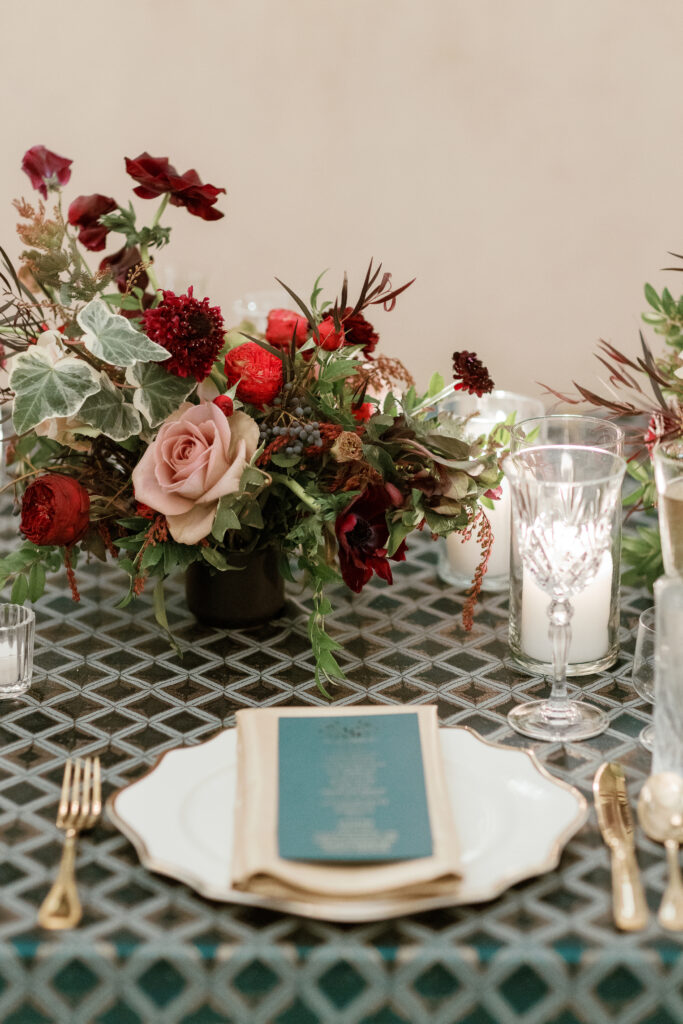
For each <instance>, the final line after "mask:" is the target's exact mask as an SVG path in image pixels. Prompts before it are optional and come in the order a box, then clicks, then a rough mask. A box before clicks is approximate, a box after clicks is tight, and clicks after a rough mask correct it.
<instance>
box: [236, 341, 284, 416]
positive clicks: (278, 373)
mask: <svg viewBox="0 0 683 1024" xmlns="http://www.w3.org/2000/svg"><path fill="white" fill-rule="evenodd" d="M225 376H226V377H227V378H228V381H229V383H230V384H231V385H234V384H237V390H236V392H235V394H236V395H237V397H238V398H239V400H240V402H248V403H249V404H250V405H256V406H258V407H259V408H260V407H261V406H263V405H269V404H270V403H271V402H272V401H273V399H274V398H275V396H276V395H277V394H279V392H280V391H282V384H283V373H282V360H281V359H280V358H278V356H276V355H273V353H272V352H268V350H267V349H265V348H261V346H260V345H257V344H256V342H255V341H245V343H244V344H243V345H238V346H237V347H236V348H233V349H230V351H229V352H228V353H227V354H226V356H225Z"/></svg>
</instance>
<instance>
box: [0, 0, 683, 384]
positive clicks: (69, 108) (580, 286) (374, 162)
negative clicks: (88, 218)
mask: <svg viewBox="0 0 683 1024" xmlns="http://www.w3.org/2000/svg"><path fill="white" fill-rule="evenodd" d="M0 17H1V31H2V38H3V59H2V62H1V63H0V83H1V85H2V96H3V119H2V151H1V154H2V155H1V157H0V196H2V201H1V202H0V241H1V242H2V244H3V245H6V247H7V248H9V249H10V250H11V251H12V252H13V253H16V252H17V251H18V246H17V243H16V241H15V235H14V223H15V216H14V211H13V209H12V207H11V206H10V200H11V198H12V197H14V196H18V195H21V194H24V195H26V196H27V198H28V196H29V195H35V193H32V191H31V188H30V184H29V182H28V179H27V178H26V177H25V176H24V175H23V174H22V172H21V171H20V169H19V165H20V162H21V157H22V154H23V152H24V151H25V150H26V149H27V148H28V147H29V146H31V145H34V144H36V143H42V144H44V145H46V146H48V147H49V148H51V149H54V150H56V151H57V152H58V153H61V154H63V155H66V156H69V157H71V158H73V161H74V165H73V176H72V180H71V183H70V185H69V186H68V191H67V198H68V199H71V198H74V197H75V196H76V195H79V194H87V193H90V192H103V193H105V194H109V195H113V196H115V197H116V198H117V199H119V201H127V199H128V197H129V195H130V189H129V182H130V179H128V178H127V176H126V174H125V171H124V164H123V157H124V156H131V157H132V156H136V155H137V154H138V153H140V152H141V151H142V150H144V149H147V150H148V151H149V152H150V153H152V154H153V155H155V156H169V157H170V158H171V160H172V162H173V163H175V164H176V166H177V167H178V169H179V170H180V171H181V172H183V171H185V170H187V169H188V168H189V167H195V168H196V169H197V170H198V171H199V174H200V175H201V176H202V178H203V179H204V180H205V181H209V182H211V183H213V184H216V185H224V186H225V187H226V188H227V189H228V196H227V197H224V198H223V201H222V202H221V204H220V207H221V208H222V209H223V210H224V211H225V213H226V216H225V218H224V219H223V220H221V221H219V222H217V223H208V224H207V223H204V222H203V221H201V220H199V219H198V218H195V217H191V216H189V215H188V214H187V212H186V211H185V210H182V209H173V208H171V209H170V213H169V216H168V218H167V220H168V222H170V223H171V224H172V226H173V229H174V230H173V234H174V238H173V244H172V247H171V249H168V250H165V251H164V252H162V253H161V254H160V256H159V259H158V268H159V272H160V275H161V276H162V278H164V277H165V279H166V280H167V281H169V282H170V281H173V282H174V283H175V284H176V285H181V284H186V283H188V282H189V281H190V280H191V279H192V278H193V277H194V278H196V279H197V281H198V282H199V284H200V286H202V287H203V288H205V291H206V294H208V295H209V296H210V297H211V299H212V300H213V301H214V302H217V303H219V304H221V305H222V307H223V309H224V312H225V314H226V319H228V320H230V319H231V305H232V302H233V301H234V300H235V299H236V298H238V297H239V296H240V295H241V294H243V293H244V292H246V291H248V290H251V289H261V288H267V287H269V286H270V284H271V282H272V279H273V277H274V276H275V275H277V276H280V277H283V278H284V279H285V280H286V281H287V282H288V283H290V284H291V285H292V286H293V287H295V289H297V290H299V289H300V290H302V291H303V292H305V293H306V294H307V293H308V291H309V290H310V284H311V283H312V280H313V278H314V276H315V275H316V274H317V273H318V272H319V271H320V270H322V269H324V268H325V267H329V268H330V270H329V274H328V280H329V284H330V288H331V290H332V292H334V291H335V290H336V287H337V284H338V282H339V280H340V278H341V273H342V271H343V270H344V269H345V268H346V269H347V270H348V271H349V274H350V276H351V283H352V287H353V286H354V284H355V285H359V284H360V281H361V280H362V276H363V273H364V270H365V266H366V263H367V261H368V259H369V257H370V256H374V257H376V258H378V259H381V260H383V262H384V265H385V267H386V268H387V269H390V270H391V271H392V272H393V273H394V279H395V281H396V282H402V281H403V280H405V279H408V278H410V277H414V276H415V277H417V281H416V283H415V285H414V286H413V287H412V288H411V289H410V290H409V292H408V293H407V294H406V295H405V296H404V297H402V299H401V300H399V304H398V306H397V308H396V310H395V311H394V312H393V313H392V314H390V315H388V314H385V313H383V312H380V313H379V314H378V315H377V317H376V326H377V327H378V329H379V331H380V334H381V336H382V340H383V348H384V351H386V352H389V353H392V354H395V355H398V356H399V357H400V358H402V359H403V361H404V362H405V363H406V365H407V366H408V367H409V368H410V369H411V370H412V371H413V373H414V374H415V375H416V376H417V377H418V378H419V380H420V381H421V382H426V380H427V378H428V376H429V373H430V372H431V370H433V369H440V370H441V371H442V372H444V373H448V372H449V367H450V358H449V357H450V354H451V353H452V352H453V350H454V349H456V348H468V349H474V350H475V351H477V352H478V353H479V354H480V356H481V357H482V358H483V359H484V360H485V361H486V362H487V363H488V365H489V367H490V370H491V373H492V375H493V377H494V379H495V381H496V384H497V385H498V386H500V387H508V388H512V389H515V390H522V391H525V392H530V393H534V394H538V393H539V392H540V389H539V387H538V386H537V384H536V383H535V382H536V381H539V380H540V381H544V382H547V383H551V384H554V385H556V386H563V385H566V384H568V382H569V381H570V380H571V378H572V377H574V378H577V379H581V380H583V381H584V382H591V381H592V382H593V383H595V381H596V377H597V374H598V364H597V363H596V362H595V361H594V359H593V358H592V352H593V349H594V346H595V342H596V340H597V339H598V338H599V337H601V336H602V337H605V338H608V339H610V340H612V341H614V342H616V343H618V344H620V345H622V346H624V347H625V348H628V349H631V350H635V347H636V345H637V343H638V337H637V331H638V328H639V326H640V313H641V311H642V310H643V308H644V300H643V298H642V286H643V283H644V282H645V281H646V280H650V281H652V282H653V283H654V284H655V285H657V286H660V285H661V284H663V283H665V282H666V280H667V278H668V281H669V283H670V286H671V288H672V290H674V291H676V289H677V288H678V286H679V279H678V278H677V277H676V275H673V274H668V275H664V274H662V273H660V272H659V271H658V268H660V267H662V266H666V265H668V264H669V263H670V262H671V261H670V259H669V258H668V257H667V255H666V254H667V250H671V249H673V250H675V251H681V247H683V237H682V236H683V223H682V220H683V217H682V214H681V203H680V192H681V167H682V165H683V161H682V157H683V136H682V135H681V131H680V96H681V94H682V92H683V89H682V86H683V61H682V60H681V54H680V40H681V38H683V4H681V3H680V2H678V0H650V2H649V3H644V2H642V0H572V2H571V3H567V2H566V0H515V2H514V3H504V2H503V0H476V2H472V0H421V2H417V0H344V2H327V0H195V2H194V3H193V4H190V3H189V2H188V0H184V2H180V0H134V2H133V0H117V2H116V3H115V4H106V5H105V4H98V3H93V2H92V0H62V2H61V3H60V4H54V3H52V2H47V0H45V2H42V0H32V2H26V3H24V4H10V3H9V2H7V0H5V3H3V4H2V6H1V9H0ZM137 205H138V208H139V209H140V210H141V212H142V211H143V210H144V212H146V213H148V216H149V217H150V218H151V216H152V213H153V211H154V209H155V204H154V203H152V202H145V201H144V200H138V201H137ZM680 280H681V285H683V279H680Z"/></svg>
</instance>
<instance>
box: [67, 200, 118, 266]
mask: <svg viewBox="0 0 683 1024" xmlns="http://www.w3.org/2000/svg"><path fill="white" fill-rule="evenodd" d="M117 206H118V203H117V202H116V200H115V199H112V198H111V196H103V195H100V194H99V193H98V192H96V193H95V194H94V195H92V196H79V197H78V199H74V201H73V203H72V204H71V206H70V207H69V224H72V225H73V226H74V227H77V228H78V229H79V230H78V241H79V242H80V243H81V245H84V246H85V248H86V249H90V251H91V252H99V251H100V250H101V249H104V246H105V244H106V242H107V235H108V234H109V229H108V228H106V227H105V226H104V224H100V217H103V216H104V214H105V213H111V212H112V210H115V209H116V208H117Z"/></svg>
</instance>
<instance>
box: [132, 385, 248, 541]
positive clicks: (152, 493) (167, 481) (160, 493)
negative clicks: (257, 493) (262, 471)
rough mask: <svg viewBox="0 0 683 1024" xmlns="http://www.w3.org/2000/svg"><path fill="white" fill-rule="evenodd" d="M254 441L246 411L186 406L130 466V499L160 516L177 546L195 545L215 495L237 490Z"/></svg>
mask: <svg viewBox="0 0 683 1024" xmlns="http://www.w3.org/2000/svg"><path fill="white" fill-rule="evenodd" d="M258 442H259V431H258V426H257V425H256V422H255V421H254V420H253V419H252V418H251V416H247V414H246V413H244V412H236V413H233V415H232V416H231V417H230V418H229V419H228V418H227V416H225V414H224V413H223V412H221V410H220V409H219V408H218V406H216V405H213V403H209V402H203V403H202V404H201V405H187V404H186V405H184V406H182V407H181V408H180V409H179V410H178V411H177V412H176V413H174V414H173V415H172V416H170V417H169V418H168V419H167V420H166V422H165V423H164V424H163V425H162V427H161V428H160V430H159V433H158V434H157V436H156V438H155V440H154V441H153V442H152V444H150V446H149V447H148V449H147V451H146V452H145V454H144V455H143V456H142V458H141V459H140V461H139V462H138V464H137V466H136V467H135V469H134V470H133V487H134V489H135V498H136V500H137V501H140V502H142V503H143V504H145V505H149V507H150V508H153V509H155V510H156V511H157V512H161V513H162V515H165V516H166V519H167V521H168V528H169V531H170V533H171V536H172V537H173V539H174V540H175V541H177V542H178V543H179V544H197V543H198V542H199V541H200V540H202V539H203V538H204V537H206V536H208V534H209V533H210V532H211V527H212V526H213V521H214V518H215V516H216V510H217V508H218V501H219V499H220V498H222V497H223V495H224V494H233V493H234V492H235V491H238V490H239V486H240V479H241V477H242V471H243V470H244V467H245V466H246V464H247V462H248V461H249V459H251V457H252V455H253V454H254V452H255V451H256V449H257V448H258Z"/></svg>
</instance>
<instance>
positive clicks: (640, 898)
mask: <svg viewBox="0 0 683 1024" xmlns="http://www.w3.org/2000/svg"><path fill="white" fill-rule="evenodd" d="M612 900H613V909H614V923H615V924H616V926H617V928H619V929H621V931H623V932H637V931H640V929H641V928H644V927H645V926H646V924H647V918H648V907H647V903H646V902H645V893H644V891H643V885H642V882H641V881H640V872H639V870H638V863H637V861H636V857H635V854H634V852H633V850H629V849H625V848H624V847H623V846H617V847H613V848H612Z"/></svg>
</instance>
